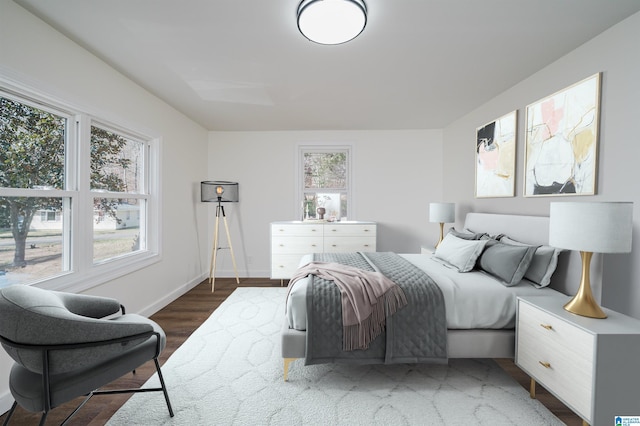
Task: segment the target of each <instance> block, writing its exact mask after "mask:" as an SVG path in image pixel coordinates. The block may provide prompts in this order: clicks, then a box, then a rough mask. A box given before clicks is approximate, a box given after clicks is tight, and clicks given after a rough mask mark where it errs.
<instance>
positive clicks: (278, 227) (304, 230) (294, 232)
mask: <svg viewBox="0 0 640 426" xmlns="http://www.w3.org/2000/svg"><path fill="white" fill-rule="evenodd" d="M271 235H272V236H276V235H284V236H297V237H310V236H314V235H319V236H320V237H321V238H322V224H313V225H308V224H297V225H292V224H279V223H276V224H272V225H271Z"/></svg>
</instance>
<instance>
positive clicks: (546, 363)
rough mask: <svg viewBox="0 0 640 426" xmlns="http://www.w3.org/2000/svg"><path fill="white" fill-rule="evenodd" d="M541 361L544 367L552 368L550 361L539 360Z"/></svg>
mask: <svg viewBox="0 0 640 426" xmlns="http://www.w3.org/2000/svg"><path fill="white" fill-rule="evenodd" d="M538 362H539V363H540V365H541V366H543V367H544V368H551V364H549V363H548V362H542V361H538Z"/></svg>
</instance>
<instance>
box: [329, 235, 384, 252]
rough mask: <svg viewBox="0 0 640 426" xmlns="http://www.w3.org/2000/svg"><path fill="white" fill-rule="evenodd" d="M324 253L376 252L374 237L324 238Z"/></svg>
mask: <svg viewBox="0 0 640 426" xmlns="http://www.w3.org/2000/svg"><path fill="white" fill-rule="evenodd" d="M324 251H325V252H326V253H344V252H352V251H376V237H347V236H342V237H341V236H333V237H332V236H329V237H325V239H324Z"/></svg>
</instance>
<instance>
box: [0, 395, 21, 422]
mask: <svg viewBox="0 0 640 426" xmlns="http://www.w3.org/2000/svg"><path fill="white" fill-rule="evenodd" d="M17 406H18V401H13V405H12V406H11V409H10V410H9V414H7V418H6V419H4V423H3V424H2V426H7V425H8V424H9V419H10V418H11V416H13V412H14V411H16V407H17Z"/></svg>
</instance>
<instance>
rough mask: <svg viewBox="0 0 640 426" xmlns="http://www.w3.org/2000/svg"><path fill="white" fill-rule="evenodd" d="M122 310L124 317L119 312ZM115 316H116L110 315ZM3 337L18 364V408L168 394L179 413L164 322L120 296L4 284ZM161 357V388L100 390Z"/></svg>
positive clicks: (0, 294)
mask: <svg viewBox="0 0 640 426" xmlns="http://www.w3.org/2000/svg"><path fill="white" fill-rule="evenodd" d="M120 311H122V314H121V315H116V314H118V313H119V312H120ZM105 317H109V318H105ZM0 342H1V343H2V346H3V348H4V349H5V351H7V353H8V354H9V355H10V356H11V358H13V360H14V361H15V363H14V365H13V367H12V369H11V373H10V376H9V388H10V390H11V393H12V395H13V397H14V399H15V402H14V403H13V406H12V407H11V410H10V411H9V415H8V416H7V418H6V420H5V423H4V425H5V426H6V425H7V424H8V423H9V420H10V419H11V416H12V415H13V412H14V411H15V409H16V406H17V405H20V406H21V407H23V408H24V409H26V410H28V411H31V412H42V417H41V420H40V424H41V425H42V424H44V422H45V420H46V417H47V414H48V413H49V411H50V410H51V409H53V408H55V407H57V406H59V405H60V404H63V403H65V402H67V401H70V400H72V399H74V398H77V397H79V396H82V395H86V398H85V399H84V401H83V402H82V403H81V404H80V405H79V406H78V408H76V409H75V410H74V411H73V412H72V413H71V414H70V415H69V417H67V419H66V420H65V421H64V422H63V424H64V423H66V422H67V421H68V420H69V419H70V418H71V417H72V416H73V415H74V414H75V413H76V412H77V411H78V410H79V409H80V408H81V407H82V406H83V405H84V404H85V403H86V402H87V401H88V400H89V398H91V397H92V396H93V395H98V394H113V393H129V392H149V391H162V392H163V393H164V398H165V401H166V403H167V408H168V409H169V415H170V416H171V417H173V410H172V408H171V403H170V402H169V394H168V393H167V388H166V386H165V383H164V379H163V377H162V372H161V371H160V364H159V362H158V356H159V355H160V353H161V352H162V350H163V349H164V347H165V344H166V336H165V334H164V331H163V330H162V328H160V326H159V325H158V324H156V323H155V322H153V321H151V320H150V319H148V318H145V317H142V316H140V315H136V314H125V310H124V307H123V306H121V305H120V303H118V301H117V300H115V299H110V298H105V297H97V296H87V295H79V294H71V293H62V292H56V291H48V290H43V289H40V288H36V287H31V286H26V285H15V286H11V287H7V288H3V289H0ZM150 360H153V361H154V363H155V366H156V370H157V372H158V377H159V379H160V384H161V387H159V388H138V389H121V390H97V389H98V388H100V387H102V386H104V385H106V384H108V383H110V382H112V381H114V380H115V379H117V378H119V377H121V376H123V375H124V374H126V373H128V372H131V371H133V370H135V369H136V368H138V367H139V366H141V365H142V364H144V363H145V362H147V361H150Z"/></svg>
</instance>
